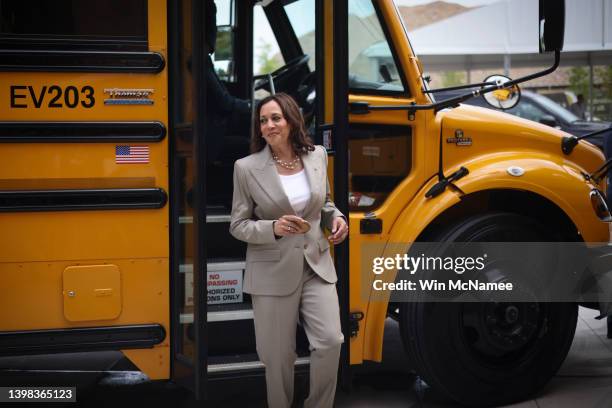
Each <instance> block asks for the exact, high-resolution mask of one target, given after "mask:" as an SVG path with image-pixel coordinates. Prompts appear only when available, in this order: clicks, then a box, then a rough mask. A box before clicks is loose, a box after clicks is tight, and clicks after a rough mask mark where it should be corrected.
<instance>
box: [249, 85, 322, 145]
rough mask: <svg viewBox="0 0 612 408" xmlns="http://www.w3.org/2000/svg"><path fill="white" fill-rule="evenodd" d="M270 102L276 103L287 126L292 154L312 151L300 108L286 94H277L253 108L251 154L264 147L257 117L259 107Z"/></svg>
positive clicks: (266, 98) (264, 142) (310, 140)
mask: <svg viewBox="0 0 612 408" xmlns="http://www.w3.org/2000/svg"><path fill="white" fill-rule="evenodd" d="M270 101H274V102H276V103H278V106H280V108H281V111H282V112H283V116H284V117H285V120H286V121H287V124H288V125H289V142H290V143H291V145H292V146H293V152H294V153H295V154H296V155H302V154H304V153H307V152H312V151H314V149H315V147H314V144H313V142H312V139H311V138H310V136H308V134H307V133H306V126H305V125H304V118H303V117H302V112H300V107H299V106H298V104H297V103H296V102H295V100H294V99H293V98H292V97H291V96H289V95H287V94H286V93H277V94H275V95H270V96H267V97H265V98H264V99H262V100H261V101H259V103H258V104H257V107H256V108H255V112H254V114H253V133H252V134H251V153H257V152H259V151H261V150H262V149H263V148H264V147H266V140H265V139H264V138H263V137H262V135H261V127H260V125H259V115H260V113H261V107H262V106H264V105H265V104H266V103H268V102H270Z"/></svg>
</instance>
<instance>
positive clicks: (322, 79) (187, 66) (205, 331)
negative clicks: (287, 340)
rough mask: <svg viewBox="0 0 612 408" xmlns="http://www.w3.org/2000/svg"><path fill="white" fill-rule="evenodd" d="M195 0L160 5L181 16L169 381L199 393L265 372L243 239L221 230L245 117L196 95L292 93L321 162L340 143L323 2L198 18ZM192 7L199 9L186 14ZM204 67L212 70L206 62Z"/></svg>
mask: <svg viewBox="0 0 612 408" xmlns="http://www.w3.org/2000/svg"><path fill="white" fill-rule="evenodd" d="M201 3H204V6H196V2H193V3H192V2H191V1H189V0H183V1H181V2H178V6H177V7H176V8H174V10H173V11H171V12H170V13H171V16H174V17H172V18H171V21H177V22H179V21H182V23H181V25H177V26H176V27H177V29H176V30H173V29H172V28H170V32H171V33H172V32H178V33H181V34H180V36H182V38H178V37H177V38H175V39H174V40H171V44H173V46H174V51H170V53H171V58H170V59H171V61H174V62H173V63H172V62H171V67H170V70H171V71H170V72H171V81H170V82H171V85H170V86H171V89H172V92H173V94H172V95H173V102H172V106H173V108H172V109H171V117H173V118H175V119H174V121H173V125H172V127H173V130H174V133H175V138H173V141H174V143H175V144H174V147H173V154H172V155H173V160H174V164H173V165H172V173H173V176H172V177H173V185H175V186H176V187H175V189H173V197H174V201H173V213H172V214H173V215H172V218H173V223H174V230H175V233H174V234H173V235H172V243H173V254H174V256H175V261H174V262H173V277H172V279H173V280H172V282H173V288H174V290H173V294H174V298H173V302H172V308H173V309H172V316H173V319H174V320H173V321H174V323H175V324H174V326H173V327H174V329H173V336H174V337H173V344H174V345H173V363H174V365H173V378H174V379H175V380H176V381H178V382H180V383H181V384H185V385H187V386H188V387H189V388H191V389H194V390H195V391H196V394H197V395H198V396H199V397H200V398H205V397H206V394H207V393H205V392H204V391H205V390H210V393H212V392H213V390H214V389H215V387H212V386H210V384H211V382H213V381H218V380H222V379H226V378H237V377H242V376H260V377H261V378H262V380H263V374H264V366H263V363H262V362H261V361H259V359H258V356H257V352H256V348H255V334H254V326H253V311H252V307H251V300H250V297H249V295H248V294H247V293H244V292H243V278H244V268H245V254H246V245H245V244H244V243H242V242H240V241H237V240H236V239H234V238H233V237H232V236H231V235H230V234H229V222H230V212H231V200H232V182H233V178H232V176H233V164H234V162H235V161H236V160H237V159H240V158H241V157H244V156H246V155H248V154H249V149H248V147H249V138H250V116H249V117H247V118H246V119H245V117H244V115H242V116H241V115H240V112H238V111H237V110H236V111H233V112H225V115H227V117H229V118H230V120H229V121H228V120H227V117H226V116H223V115H221V114H220V113H219V109H213V107H211V106H208V107H202V105H201V104H200V105H199V106H198V103H197V101H200V100H205V101H206V103H209V104H210V103H217V104H219V100H218V99H216V98H217V97H216V96H214V95H211V94H212V93H214V92H217V91H215V90H213V91H211V89H212V88H213V87H212V86H211V84H207V83H206V82H205V81H210V80H213V81H215V84H216V85H219V84H220V86H221V87H222V88H223V89H224V90H225V91H227V92H228V93H230V94H231V95H232V96H233V97H235V98H237V99H238V100H237V101H236V102H235V104H240V103H242V102H241V101H248V102H249V103H252V104H253V105H254V104H256V103H257V100H259V99H262V98H263V97H265V96H266V95H268V94H270V93H272V92H286V93H289V94H291V95H292V96H294V97H295V98H296V100H297V101H298V103H299V104H300V106H301V108H302V111H303V114H304V117H305V119H306V121H307V125H308V127H309V131H310V133H311V135H312V137H313V138H314V139H315V141H316V142H317V144H323V145H325V146H326V147H327V148H328V151H329V152H330V154H331V156H330V169H333V167H334V164H333V163H334V152H335V151H337V150H335V149H337V148H336V143H340V140H339V139H337V140H335V139H334V126H333V123H334V117H333V109H332V108H331V106H332V105H333V103H334V101H333V93H332V90H333V86H334V81H333V69H332V65H331V63H330V59H327V62H326V58H325V55H326V52H327V53H331V52H332V49H331V47H329V45H326V44H325V41H324V40H325V38H324V34H323V31H322V30H323V28H324V26H325V30H327V32H328V33H329V36H330V37H329V38H331V35H332V34H331V30H332V27H333V25H332V22H331V20H330V18H331V11H332V8H331V6H325V7H324V4H326V3H328V2H324V1H320V0H298V1H272V2H254V1H253V2H246V1H236V0H215V1H214V4H215V7H214V12H215V13H216V19H215V20H213V19H210V18H205V16H203V15H202V14H204V13H205V12H206V11H210V10H211V8H210V7H207V6H206V2H201ZM329 4H330V5H331V3H329ZM181 7H182V8H183V9H181ZM200 7H203V8H204V9H205V10H196V8H200ZM193 16H200V17H193ZM190 18H192V19H191V20H190ZM198 18H199V19H200V20H198ZM204 20H205V21H206V22H207V23H210V22H211V21H214V22H215V23H216V25H217V30H216V46H215V50H214V53H213V54H212V55H211V58H210V60H208V59H207V56H206V54H202V52H201V51H200V50H201V49H204V46H205V45H204V44H202V38H205V37H206V36H205V35H204V34H203V32H200V31H199V30H204V31H206V30H207V28H206V24H202V23H201V21H204ZM198 21H200V22H198ZM189 27H192V28H193V29H190V28H189ZM201 27H204V28H201ZM196 30H198V32H197V33H196ZM190 31H192V32H190ZM180 36H179V37H180ZM171 37H172V36H171ZM325 47H328V48H325ZM171 48H172V45H171ZM330 55H331V54H330ZM200 60H203V61H204V62H202V61H200ZM198 61H200V62H199V63H198ZM206 62H209V63H210V64H211V65H210V66H209V67H205V66H204V64H205V63H206ZM198 66H199V67H200V68H197V67H198ZM200 69H202V70H204V69H209V70H210V69H212V70H214V76H215V78H213V77H212V74H211V73H210V71H206V72H208V74H206V75H203V76H202V77H200V76H199V75H201V73H202V72H205V71H201V72H200V71H198V70H200ZM204 90H206V91H207V92H208V95H203V92H204ZM344 99H346V98H344ZM345 105H346V101H345ZM245 121H246V123H245ZM225 122H229V124H226V123H225ZM245 125H246V126H245ZM210 129H215V131H214V134H210ZM207 132H208V133H209V134H207ZM213 149H214V150H213ZM336 154H337V153H336ZM340 163H342V161H340ZM331 173H332V175H333V171H331ZM343 196H344V197H346V194H344V195H343ZM201 220H205V223H202V222H201ZM198 263H199V265H198ZM344 276H346V274H344ZM296 336H297V338H296V344H297V354H298V358H297V361H296V373H297V374H298V375H304V374H306V373H307V372H308V367H309V350H308V341H307V339H306V336H305V334H304V332H303V330H302V329H301V327H300V328H298V333H297V334H296ZM347 338H348V336H347ZM207 384H208V385H207ZM210 393H209V394H210Z"/></svg>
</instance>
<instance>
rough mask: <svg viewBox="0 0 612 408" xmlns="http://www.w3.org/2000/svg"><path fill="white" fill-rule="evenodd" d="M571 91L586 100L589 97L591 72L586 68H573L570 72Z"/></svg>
mask: <svg viewBox="0 0 612 408" xmlns="http://www.w3.org/2000/svg"><path fill="white" fill-rule="evenodd" d="M569 83H570V89H571V90H572V91H574V92H575V93H576V95H579V94H582V95H584V98H585V99H588V97H589V71H588V70H587V69H586V68H585V67H572V68H571V69H570V71H569Z"/></svg>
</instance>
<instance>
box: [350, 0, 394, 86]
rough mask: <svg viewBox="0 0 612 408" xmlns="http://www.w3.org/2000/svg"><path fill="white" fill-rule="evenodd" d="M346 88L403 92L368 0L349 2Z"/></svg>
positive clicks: (374, 12)
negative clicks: (347, 77)
mask: <svg viewBox="0 0 612 408" xmlns="http://www.w3.org/2000/svg"><path fill="white" fill-rule="evenodd" d="M348 29H349V34H348V38H349V88H350V89H351V91H355V92H356V93H369V94H371V93H385V94H398V93H399V94H406V87H404V86H403V84H402V80H401V77H400V75H399V71H398V69H397V64H396V63H395V59H394V58H393V53H392V52H391V48H390V47H389V43H388V41H387V39H386V38H385V33H384V32H383V30H382V27H381V25H380V22H379V21H378V17H377V15H376V11H375V10H374V6H373V5H372V2H371V0H353V1H350V2H349V27H348Z"/></svg>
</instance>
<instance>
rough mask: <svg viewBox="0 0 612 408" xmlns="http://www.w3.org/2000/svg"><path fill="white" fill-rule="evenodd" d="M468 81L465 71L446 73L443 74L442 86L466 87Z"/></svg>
mask: <svg viewBox="0 0 612 408" xmlns="http://www.w3.org/2000/svg"><path fill="white" fill-rule="evenodd" d="M466 81H467V75H466V73H465V72H464V71H445V72H444V73H443V74H442V86H443V87H448V86H457V85H464V84H465V83H466Z"/></svg>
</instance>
